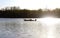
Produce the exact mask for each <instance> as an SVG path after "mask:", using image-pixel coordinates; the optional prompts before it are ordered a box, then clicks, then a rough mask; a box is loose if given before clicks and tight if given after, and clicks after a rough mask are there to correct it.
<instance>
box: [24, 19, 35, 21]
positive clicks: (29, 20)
mask: <svg viewBox="0 0 60 38" xmlns="http://www.w3.org/2000/svg"><path fill="white" fill-rule="evenodd" d="M24 21H36V19H24Z"/></svg>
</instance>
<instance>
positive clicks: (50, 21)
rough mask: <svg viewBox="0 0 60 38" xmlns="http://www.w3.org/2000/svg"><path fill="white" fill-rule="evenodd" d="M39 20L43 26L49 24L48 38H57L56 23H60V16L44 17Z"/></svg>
mask: <svg viewBox="0 0 60 38" xmlns="http://www.w3.org/2000/svg"><path fill="white" fill-rule="evenodd" d="M38 21H40V22H41V23H42V25H43V26H47V32H46V33H47V38H55V36H54V31H55V24H57V23H59V21H60V20H59V18H54V17H44V18H40V19H39V20H38Z"/></svg>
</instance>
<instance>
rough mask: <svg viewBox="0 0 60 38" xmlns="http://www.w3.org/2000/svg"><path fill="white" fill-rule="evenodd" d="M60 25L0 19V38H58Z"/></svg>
mask: <svg viewBox="0 0 60 38" xmlns="http://www.w3.org/2000/svg"><path fill="white" fill-rule="evenodd" d="M59 33H60V24H59V23H58V24H56V25H54V26H53V25H51V26H47V25H46V24H42V23H41V22H40V21H23V19H3V18H2V19H0V38H59V37H60V36H59Z"/></svg>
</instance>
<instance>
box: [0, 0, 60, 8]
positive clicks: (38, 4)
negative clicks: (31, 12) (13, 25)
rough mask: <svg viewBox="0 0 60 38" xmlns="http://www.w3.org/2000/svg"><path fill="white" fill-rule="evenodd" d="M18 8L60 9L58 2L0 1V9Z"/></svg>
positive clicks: (33, 0)
mask: <svg viewBox="0 0 60 38" xmlns="http://www.w3.org/2000/svg"><path fill="white" fill-rule="evenodd" d="M7 6H9V7H10V6H19V7H20V8H21V9H39V8H42V9H45V8H48V9H55V8H60V0H0V8H3V7H7Z"/></svg>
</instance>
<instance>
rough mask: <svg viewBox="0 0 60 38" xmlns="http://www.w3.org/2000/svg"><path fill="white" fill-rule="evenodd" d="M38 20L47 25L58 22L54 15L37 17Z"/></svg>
mask: <svg viewBox="0 0 60 38" xmlns="http://www.w3.org/2000/svg"><path fill="white" fill-rule="evenodd" d="M39 21H40V22H42V23H44V24H47V25H52V24H56V23H58V21H59V19H58V18H54V17H44V18H41V19H39Z"/></svg>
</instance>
